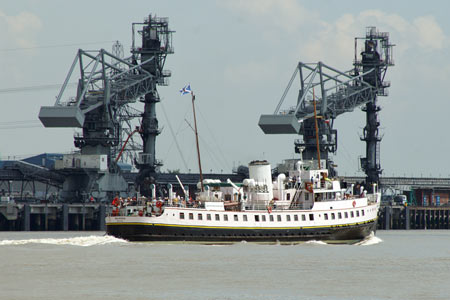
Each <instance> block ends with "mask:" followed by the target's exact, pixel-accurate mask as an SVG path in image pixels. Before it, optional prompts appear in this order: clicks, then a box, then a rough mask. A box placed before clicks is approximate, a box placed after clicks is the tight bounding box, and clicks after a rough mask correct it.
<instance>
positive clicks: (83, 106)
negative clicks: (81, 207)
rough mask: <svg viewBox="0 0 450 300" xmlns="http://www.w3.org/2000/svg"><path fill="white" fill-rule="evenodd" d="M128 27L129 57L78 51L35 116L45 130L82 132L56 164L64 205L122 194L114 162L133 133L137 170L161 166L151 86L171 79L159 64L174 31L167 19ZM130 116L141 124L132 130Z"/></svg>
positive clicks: (169, 47) (151, 19)
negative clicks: (52, 97)
mask: <svg viewBox="0 0 450 300" xmlns="http://www.w3.org/2000/svg"><path fill="white" fill-rule="evenodd" d="M132 27H133V28H132V29H133V30H132V34H133V44H132V48H131V53H132V55H131V56H130V57H128V58H123V57H122V56H123V55H122V50H121V47H120V45H118V44H117V43H116V44H115V45H114V46H113V52H114V54H112V53H110V52H108V51H106V50H104V49H100V50H82V49H79V50H78V53H77V55H76V57H75V59H74V61H73V63H72V66H71V67H70V70H69V73H68V75H67V77H66V79H65V81H64V84H63V86H62V88H61V91H60V92H59V94H58V96H57V99H56V102H55V104H54V105H53V106H43V107H41V110H40V112H39V119H40V120H41V122H42V123H43V124H44V126H45V127H78V128H81V134H76V135H75V137H74V144H75V146H76V147H77V148H79V149H80V151H79V153H74V154H71V155H65V156H64V159H63V161H62V162H61V163H59V164H58V170H59V172H61V173H63V174H65V175H66V180H65V182H64V185H63V191H62V193H61V197H62V200H63V201H80V200H83V199H84V198H86V197H95V198H96V199H99V200H106V199H110V198H111V197H112V196H113V195H114V194H118V193H124V194H125V195H126V194H127V192H128V186H127V182H126V181H125V180H124V178H123V176H122V174H121V170H120V168H119V167H118V164H117V161H118V159H119V156H120V154H121V153H122V151H123V149H124V148H125V145H122V144H123V141H124V136H127V135H128V136H131V135H132V134H133V133H134V132H139V133H140V134H141V137H142V140H143V144H144V146H143V151H142V152H141V153H140V154H139V157H138V158H136V164H137V166H138V168H139V169H140V171H143V170H144V171H147V170H149V171H150V172H155V170H156V168H157V166H158V165H159V164H160V163H159V162H158V161H157V160H156V158H155V138H156V135H157V134H159V130H158V121H157V119H156V112H155V104H156V103H157V102H158V101H159V96H158V92H157V90H156V86H157V85H167V77H169V76H170V72H168V71H164V70H163V66H164V62H165V59H166V55H167V54H170V53H173V48H172V32H173V31H171V30H169V28H168V19H167V18H158V17H155V16H151V15H150V16H149V17H148V18H147V19H146V20H145V21H144V22H143V23H133V25H132ZM137 34H140V35H141V36H142V46H136V45H135V36H136V35H137ZM73 77H78V79H77V83H78V86H77V91H76V95H75V96H69V97H67V96H66V92H67V90H68V88H67V86H68V83H69V82H70V80H71V79H72V78H73ZM137 101H141V102H143V103H144V111H143V112H140V111H139V110H137V109H136V108H134V107H133V105H134V104H135V103H136V102H137ZM134 118H141V121H140V124H139V125H138V126H136V127H137V128H135V129H134V130H133V129H132V128H131V126H132V125H131V124H132V122H131V120H132V119H134ZM127 140H128V138H127ZM134 150H136V149H134ZM138 184H139V183H138Z"/></svg>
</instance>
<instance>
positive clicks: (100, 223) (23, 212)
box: [0, 203, 110, 231]
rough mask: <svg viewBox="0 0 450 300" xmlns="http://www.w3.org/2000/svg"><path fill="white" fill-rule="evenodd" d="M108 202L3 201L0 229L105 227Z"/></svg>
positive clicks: (38, 229)
mask: <svg viewBox="0 0 450 300" xmlns="http://www.w3.org/2000/svg"><path fill="white" fill-rule="evenodd" d="M109 210H110V206H109V205H106V204H98V203H93V204H82V203H78V204H67V203H64V204H53V203H52V204H47V203H43V204H42V203H39V204H37V203H33V204H28V203H24V204H17V203H2V204H0V231H69V230H76V231H78V230H80V231H85V230H88V231H90V230H93V231H95V230H100V231H103V230H105V229H106V226H105V217H106V213H107V211H109Z"/></svg>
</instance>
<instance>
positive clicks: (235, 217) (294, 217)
mask: <svg viewBox="0 0 450 300" xmlns="http://www.w3.org/2000/svg"><path fill="white" fill-rule="evenodd" d="M360 212H361V213H360ZM196 215H197V220H203V214H202V213H197V214H196ZM307 215H308V219H309V220H310V221H314V214H307ZM307 215H305V214H302V215H297V214H294V215H285V221H287V222H290V221H291V220H294V221H299V219H300V218H301V220H302V221H306V216H307ZM364 215H365V213H364V210H363V209H361V210H352V211H350V212H347V211H345V212H337V213H334V212H333V213H324V214H323V218H324V220H330V219H331V220H336V218H337V219H348V218H355V217H356V218H358V217H359V216H364ZM179 216H180V219H181V220H184V219H185V213H184V212H180V214H179ZM221 217H222V218H223V221H229V219H228V214H223V215H220V214H214V218H215V221H221ZM268 217H269V218H268V219H269V221H270V222H274V221H275V217H276V219H277V221H278V222H281V221H282V216H281V215H273V214H270V215H269V216H268ZM319 217H321V215H319ZM254 218H255V222H260V221H261V222H266V221H267V218H266V215H254ZM187 219H189V220H194V213H188V214H187ZM206 220H208V221H211V220H212V214H206ZM233 220H234V221H236V222H238V221H239V215H237V214H235V215H233ZM242 221H244V222H247V221H248V216H247V215H242Z"/></svg>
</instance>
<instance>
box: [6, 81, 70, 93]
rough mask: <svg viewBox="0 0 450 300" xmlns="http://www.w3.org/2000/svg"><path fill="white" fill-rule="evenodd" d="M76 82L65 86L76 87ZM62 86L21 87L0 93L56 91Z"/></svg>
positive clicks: (7, 89)
mask: <svg viewBox="0 0 450 300" xmlns="http://www.w3.org/2000/svg"><path fill="white" fill-rule="evenodd" d="M76 85H77V83H76V82H72V83H69V84H67V86H68V87H69V86H76ZM61 86H62V84H43V85H34V86H22V87H15V88H6V89H0V93H17V92H28V91H35V90H47V89H58V88H60V87H61Z"/></svg>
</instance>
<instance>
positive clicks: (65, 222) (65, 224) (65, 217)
mask: <svg viewBox="0 0 450 300" xmlns="http://www.w3.org/2000/svg"><path fill="white" fill-rule="evenodd" d="M62 230H64V231H68V230H69V206H68V205H67V204H63V207H62Z"/></svg>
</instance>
